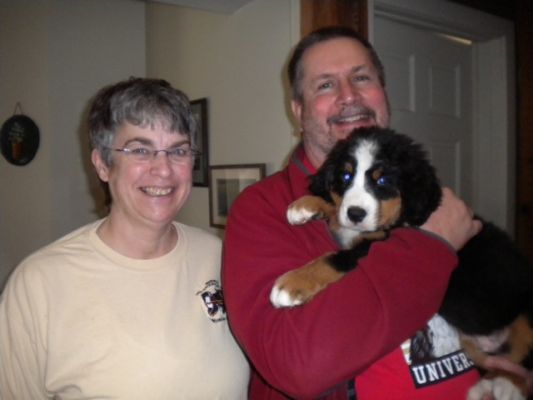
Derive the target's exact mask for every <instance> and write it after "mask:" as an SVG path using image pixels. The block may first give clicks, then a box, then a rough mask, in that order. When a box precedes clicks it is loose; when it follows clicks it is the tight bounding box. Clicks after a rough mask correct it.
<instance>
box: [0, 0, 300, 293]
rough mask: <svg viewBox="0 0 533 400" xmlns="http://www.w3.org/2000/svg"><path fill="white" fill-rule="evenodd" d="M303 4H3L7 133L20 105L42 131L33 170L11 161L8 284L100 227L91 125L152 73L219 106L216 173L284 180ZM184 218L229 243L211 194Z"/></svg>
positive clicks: (1, 210) (4, 215) (3, 183)
mask: <svg viewBox="0 0 533 400" xmlns="http://www.w3.org/2000/svg"><path fill="white" fill-rule="evenodd" d="M298 5H299V1H298V0H255V1H251V2H249V3H248V4H247V5H246V6H244V7H243V8H241V9H240V10H238V11H237V12H235V13H233V14H231V15H227V14H215V13H211V12H205V11H199V10H193V9H189V8H185V7H177V6H170V5H163V4H156V3H148V4H146V5H145V3H143V2H140V1H136V0H90V1H88V0H39V1H37V0H0V123H3V122H4V121H5V120H6V119H7V118H9V117H10V116H11V115H12V114H13V112H14V109H15V104H16V103H17V102H20V103H21V104H22V108H23V111H24V112H25V113H26V114H28V115H29V116H31V117H32V118H33V119H34V120H35V122H36V123H37V124H38V126H39V128H40V130H41V147H40V149H39V151H38V153H37V155H36V157H35V159H34V160H33V161H32V162H31V163H30V164H28V165H27V166H24V167H18V166H13V165H11V164H9V163H8V162H7V161H6V160H5V159H4V158H3V157H0V205H1V207H0V285H1V284H2V281H3V280H4V278H5V277H6V276H7V274H8V273H9V271H10V270H11V269H12V268H13V267H14V265H15V264H16V263H18V262H19V261H20V260H21V259H22V258H23V257H24V256H26V255H27V254H29V253H30V252H32V251H34V250H35V249H37V248H38V247H40V246H42V245H44V244H46V243H49V242H50V241H52V240H54V239H56V238H58V237H60V236H62V235H64V234H65V233H67V232H69V231H71V230H73V229H74V228H76V227H78V226H81V225H83V224H85V223H87V222H88V221H91V220H94V219H95V218H97V217H98V214H97V213H96V211H95V206H96V204H95V199H94V195H93V192H94V193H99V187H98V186H97V183H96V181H95V179H94V175H93V173H92V171H91V170H90V169H89V166H88V158H87V151H86V146H87V143H86V141H85V139H84V138H85V132H84V130H83V126H82V120H83V116H84V113H85V112H86V107H87V104H88V101H89V99H90V97H91V96H93V95H94V93H95V91H96V90H98V89H99V88H100V87H102V86H103V85H105V84H108V83H111V82H114V81H117V80H119V79H123V78H126V77H128V76H130V75H136V76H143V75H145V74H146V75H147V76H152V77H161V78H164V79H167V80H169V81H170V82H171V83H172V84H174V85H176V86H177V87H179V88H181V89H182V90H184V91H185V92H186V93H187V94H189V96H190V97H191V99H196V98H200V97H207V98H208V99H209V102H210V121H209V123H210V132H209V133H210V162H211V164H212V165H215V164H241V163H266V164H267V172H268V173H272V172H274V171H275V170H278V169H279V168H280V167H281V166H282V164H283V163H284V161H285V159H286V157H287V156H288V154H289V152H290V150H291V148H292V147H293V146H294V144H295V143H296V140H297V139H296V138H295V136H294V135H293V129H294V128H293V127H292V125H291V123H290V118H289V116H288V112H287V110H288V109H287V105H286V97H285V91H284V87H283V85H284V83H283V79H282V76H283V68H284V66H285V64H286V62H287V57H288V54H289V52H290V49H291V47H292V45H293V44H294V43H295V41H296V40H297V39H298V32H299V7H298ZM117 16H120V18H118V17H117ZM30 22H31V23H30ZM179 219H180V220H181V221H183V222H185V223H189V224H191V225H196V226H200V227H203V228H205V229H208V230H211V231H213V232H215V233H217V234H219V235H221V236H222V234H223V232H222V231H219V230H215V229H213V228H209V205H208V189H207V188H203V187H201V188H194V189H193V191H192V194H191V198H190V200H189V203H188V204H187V205H186V207H185V208H184V209H183V210H182V212H181V213H180V216H179Z"/></svg>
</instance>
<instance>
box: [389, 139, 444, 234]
mask: <svg viewBox="0 0 533 400" xmlns="http://www.w3.org/2000/svg"><path fill="white" fill-rule="evenodd" d="M388 146H389V147H390V153H389V154H392V155H391V157H393V158H394V159H395V161H394V162H395V164H396V165H397V166H398V170H399V171H400V177H399V180H398V187H399V190H400V194H401V198H402V213H401V216H400V222H401V223H407V224H409V225H411V226H420V225H422V224H423V223H424V222H425V221H426V220H427V219H428V218H429V216H430V215H431V213H432V212H433V211H435V210H436V209H437V207H438V206H439V204H440V200H441V196H442V193H441V187H440V183H439V180H438V178H437V174H436V172H435V168H434V167H433V166H432V165H431V163H430V162H429V160H428V157H427V154H426V152H425V150H424V149H423V148H422V146H421V145H420V144H419V143H416V142H414V141H413V140H412V139H411V138H410V137H408V136H406V135H403V134H399V133H395V132H393V137H392V138H391V140H390V143H388Z"/></svg>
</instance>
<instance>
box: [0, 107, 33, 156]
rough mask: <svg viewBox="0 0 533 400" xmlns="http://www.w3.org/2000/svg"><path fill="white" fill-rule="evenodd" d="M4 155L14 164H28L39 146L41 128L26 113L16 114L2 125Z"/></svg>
mask: <svg viewBox="0 0 533 400" xmlns="http://www.w3.org/2000/svg"><path fill="white" fill-rule="evenodd" d="M0 145H1V147H2V155H3V156H4V157H5V159H6V160H7V161H8V162H10V163H11V164H14V165H26V164H28V163H29V162H30V161H31V160H33V157H35V154H36V153H37V149H38V148H39V128H38V127H37V125H36V124H35V122H33V120H32V119H31V118H30V117H28V116H26V115H14V116H12V117H11V118H9V119H8V120H7V121H6V122H4V124H3V125H2V130H1V131H0Z"/></svg>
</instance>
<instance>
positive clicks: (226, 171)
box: [209, 164, 266, 228]
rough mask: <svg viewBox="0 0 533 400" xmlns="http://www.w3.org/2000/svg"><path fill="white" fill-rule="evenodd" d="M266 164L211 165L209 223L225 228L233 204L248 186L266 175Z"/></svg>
mask: <svg viewBox="0 0 533 400" xmlns="http://www.w3.org/2000/svg"><path fill="white" fill-rule="evenodd" d="M265 171H266V164H240V165H212V166H210V167H209V224H210V226H212V227H215V228H225V226H226V221H227V218H228V214H229V210H230V207H231V204H232V203H233V201H234V200H235V198H236V197H237V195H238V194H239V193H240V192H241V191H243V190H244V189H245V188H246V187H247V186H249V185H251V184H253V183H255V182H259V181H260V180H261V179H263V178H264V177H265Z"/></svg>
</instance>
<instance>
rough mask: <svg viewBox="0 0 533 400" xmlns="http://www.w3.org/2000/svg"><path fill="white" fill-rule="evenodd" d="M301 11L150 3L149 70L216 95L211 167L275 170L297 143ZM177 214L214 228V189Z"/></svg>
mask: <svg viewBox="0 0 533 400" xmlns="http://www.w3.org/2000/svg"><path fill="white" fill-rule="evenodd" d="M299 12H300V10H299V1H298V0H255V1H252V2H250V3H248V4H247V5H245V6H244V7H242V8H241V9H239V10H238V11H237V12H235V13H234V14H231V15H225V14H214V13H210V12H205V11H199V10H193V9H190V8H185V7H176V6H170V5H163V4H150V5H148V6H147V20H146V21H147V22H146V25H147V73H148V75H150V76H154V77H161V78H164V79H167V80H169V81H170V82H171V83H173V84H174V85H176V86H177V87H179V88H181V89H182V90H184V91H185V92H186V93H187V94H188V95H189V96H190V98H191V99H197V98H201V97H207V98H208V99H209V125H210V129H209V135H210V137H209V142H210V143H209V144H210V147H209V154H210V157H209V158H210V163H211V165H218V164H246V163H266V164H267V173H272V172H274V171H276V170H278V169H279V168H280V167H281V166H282V164H283V162H284V160H285V158H286V157H287V155H288V154H289V152H290V149H291V148H292V147H293V145H294V143H295V142H296V138H295V136H294V135H293V130H294V128H293V127H292V126H291V123H290V119H289V117H288V113H287V110H288V109H287V106H286V101H285V98H286V96H285V90H284V87H283V85H284V82H283V76H284V67H285V64H286V62H287V58H288V55H289V52H290V49H291V47H292V45H293V44H294V43H295V42H296V41H297V40H298V32H299ZM178 219H179V220H181V221H183V222H185V223H189V224H193V225H196V226H200V227H202V228H205V229H210V228H209V201H208V189H207V188H203V187H196V188H194V189H193V191H192V194H191V198H190V201H189V202H188V204H187V205H186V206H185V207H184V208H183V210H182V212H181V213H180V216H179V218H178ZM211 230H212V231H213V232H215V233H218V234H219V235H222V234H223V232H222V231H216V230H214V229H212V228H211Z"/></svg>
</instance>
